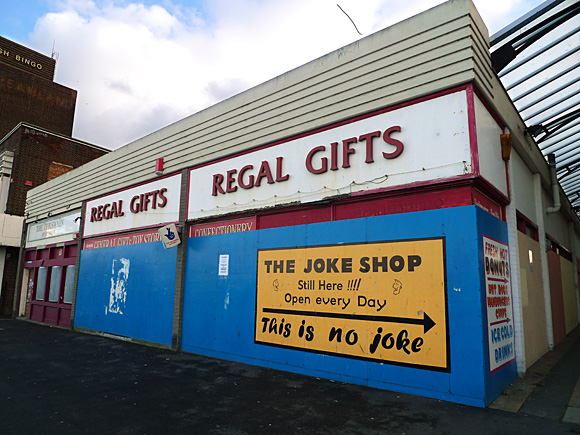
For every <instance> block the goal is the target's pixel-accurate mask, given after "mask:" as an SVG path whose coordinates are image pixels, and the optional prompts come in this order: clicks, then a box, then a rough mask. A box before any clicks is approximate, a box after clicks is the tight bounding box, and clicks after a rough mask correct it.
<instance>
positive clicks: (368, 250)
mask: <svg viewBox="0 0 580 435" xmlns="http://www.w3.org/2000/svg"><path fill="white" fill-rule="evenodd" d="M256 293H257V294H256V301H257V303H256V329H255V341H256V343H260V344H269V345H274V346H282V347H288V348H292V349H303V350H308V351H311V352H320V353H324V354H332V355H339V356H344V357H349V358H357V359H364V360H371V361H378V362H384V363H390V364H398V365H406V366H412V367H421V368H428V369H431V370H439V371H449V340H448V327H447V297H446V277H445V241H444V239H443V238H434V239H421V240H410V241H396V242H377V243H375V242H373V243H362V244H341V245H333V246H315V247H306V248H293V249H268V250H260V251H258V282H257V289H256Z"/></svg>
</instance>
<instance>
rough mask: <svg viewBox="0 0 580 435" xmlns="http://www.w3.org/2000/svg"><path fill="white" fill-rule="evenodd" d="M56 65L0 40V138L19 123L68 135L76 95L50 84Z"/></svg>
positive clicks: (17, 45) (40, 55) (7, 41)
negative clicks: (26, 123)
mask: <svg viewBox="0 0 580 435" xmlns="http://www.w3.org/2000/svg"><path fill="white" fill-rule="evenodd" d="M55 65H56V61H55V60H54V59H52V58H50V57H48V56H45V55H43V54H40V53H38V52H36V51H33V50H30V49H29V48H26V47H23V46H22V45H19V44H16V43H14V42H12V41H9V40H8V39H5V38H2V37H0V113H1V114H2V116H0V137H4V136H5V135H6V134H8V133H9V132H10V131H11V130H12V129H13V128H14V127H15V126H16V125H17V124H18V123H19V122H28V123H30V124H34V125H39V126H42V127H44V128H47V129H49V130H51V131H54V132H57V133H61V134H64V135H67V136H70V135H71V134H72V126H73V120H74V113H75V104H76V98H77V91H75V90H74V89H70V88H67V87H65V86H62V85H59V84H58V83H54V81H53V79H54V70H55Z"/></svg>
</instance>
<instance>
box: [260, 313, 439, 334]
mask: <svg viewBox="0 0 580 435" xmlns="http://www.w3.org/2000/svg"><path fill="white" fill-rule="evenodd" d="M262 311H263V312H264V313H274V314H288V315H291V314H292V315H295V316H313V317H328V318H332V319H350V320H365V321H372V322H385V323H403V324H407V325H423V333H424V334H426V333H427V331H429V330H430V329H431V328H433V326H435V325H436V323H435V322H434V321H433V319H431V317H429V316H428V315H427V313H426V312H424V311H423V318H422V319H413V318H409V317H394V316H372V315H365V314H341V313H324V312H320V311H295V310H283V309H281V308H264V309H262Z"/></svg>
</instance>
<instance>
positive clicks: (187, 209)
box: [180, 171, 191, 234]
mask: <svg viewBox="0 0 580 435" xmlns="http://www.w3.org/2000/svg"><path fill="white" fill-rule="evenodd" d="M181 182H182V183H183V180H181ZM189 186H191V171H187V187H186V189H187V190H186V192H185V194H186V195H187V197H186V198H185V221H187V217H188V216H189V198H190V196H189V195H191V191H190V189H189ZM181 200H183V198H181ZM180 216H181V215H180ZM180 219H181V218H180ZM184 234H185V233H184Z"/></svg>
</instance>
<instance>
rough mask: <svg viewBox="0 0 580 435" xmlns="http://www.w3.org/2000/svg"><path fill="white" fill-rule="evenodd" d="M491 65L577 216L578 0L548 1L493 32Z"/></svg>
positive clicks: (579, 123) (579, 195) (579, 147)
mask: <svg viewBox="0 0 580 435" xmlns="http://www.w3.org/2000/svg"><path fill="white" fill-rule="evenodd" d="M490 44H491V58H492V64H493V67H494V69H495V71H496V73H497V74H498V77H499V78H500V80H501V82H502V83H503V85H504V87H505V89H506V90H507V92H508V94H509V96H510V98H511V99H512V101H513V102H514V105H515V106H516V108H517V109H518V111H519V112H520V115H521V117H522V119H523V120H524V123H525V124H526V127H527V130H528V133H529V134H531V135H532V136H533V137H534V138H535V140H536V143H537V144H538V146H539V147H540V150H541V151H542V154H543V155H544V157H545V158H546V159H548V155H550V154H553V155H554V156H555V158H556V171H557V175H558V180H559V181H560V185H561V186H562V189H563V190H564V192H565V193H566V196H567V197H568V199H569V200H570V203H571V204H572V206H573V207H574V210H575V211H576V214H579V215H580V213H579V212H580V0H550V1H546V2H544V3H542V4H541V5H540V6H538V7H537V8H535V9H534V10H532V11H531V12H529V13H528V14H526V15H524V16H523V17H521V18H520V19H518V20H516V21H515V22H513V23H512V24H510V25H509V26H507V27H506V28H504V29H502V30H500V31H499V32H498V33H496V34H495V35H493V36H492V37H491V40H490Z"/></svg>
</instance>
